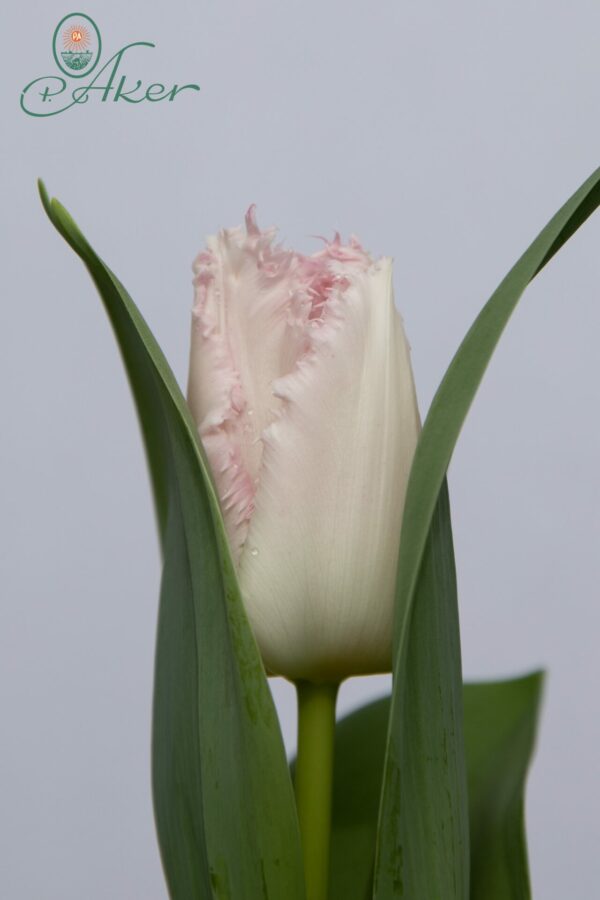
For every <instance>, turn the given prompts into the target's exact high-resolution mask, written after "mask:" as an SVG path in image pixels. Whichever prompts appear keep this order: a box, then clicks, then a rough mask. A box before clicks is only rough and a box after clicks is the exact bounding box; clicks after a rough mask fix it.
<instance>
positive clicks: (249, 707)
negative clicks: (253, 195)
mask: <svg viewBox="0 0 600 900" xmlns="http://www.w3.org/2000/svg"><path fill="white" fill-rule="evenodd" d="M40 194H41V197H42V201H43V204H44V208H45V210H46V212H47V214H48V216H49V218H50V220H51V221H52V223H53V224H54V225H55V227H56V228H57V230H58V231H59V232H60V234H61V235H62V236H63V237H64V238H65V240H66V241H67V242H68V243H69V244H70V245H71V247H72V248H73V249H74V250H75V252H76V253H77V254H78V255H79V256H80V257H81V259H82V260H83V262H84V263H85V265H86V267H87V269H88V271H89V273H90V275H91V277H92V279H93V281H94V283H95V284H96V287H97V288H98V291H99V293H100V296H101V298H102V301H103V303H104V306H105V309H106V311H107V313H108V316H109V318H110V320H111V323H112V326H113V328H114V331H115V335H116V338H117V341H118V344H119V347H120V349H121V354H122V356H123V359H124V362H125V367H126V369H127V373H128V376H129V380H130V383H131V387H132V390H133V394H134V397H135V401H136V404H137V408H138V413H139V416H140V421H141V425H142V431H143V435H144V440H145V444H146V451H147V455H148V460H149V464H150V472H151V476H152V482H153V486H154V493H155V500H156V509H157V517H158V522H159V531H160V534H161V539H162V544H163V549H164V573H163V580H162V588H161V598H160V610H159V625H158V635H157V650H156V671H155V697H154V721H153V789H154V805H155V813H156V821H157V829H158V834H159V842H160V846H161V853H162V859H163V865H164V869H165V874H166V878H167V882H168V885H169V890H170V895H171V897H173V898H174V900H204V898H213V897H214V898H227V900H230V898H237V897H248V898H249V900H255V898H256V900H258V898H260V900H264V898H270V900H281V898H283V897H285V898H290V900H302V898H303V897H304V889H303V875H302V862H301V853H300V841H299V834H298V824H297V818H296V812H295V804H294V800H293V792H292V786H291V781H290V777H289V772H288V767H287V762H286V758H285V753H284V748H283V743H282V740H281V733H280V730H279V723H278V719H277V715H276V712H275V709H274V706H273V702H272V699H271V695H270V691H269V688H268V684H267V680H266V677H265V673H264V669H263V666H262V662H261V660H260V656H259V653H258V650H257V648H256V644H255V642H254V638H253V636H252V633H251V630H250V628H249V625H248V622H247V620H246V616H245V612H244V608H243V605H242V602H241V598H240V593H239V589H238V585H237V581H236V577H235V573H234V570H233V565H232V562H231V557H230V554H229V549H228V545H227V540H226V537H225V531H224V527H223V522H222V517H221V513H220V509H219V504H218V501H217V498H216V495H215V492H214V488H213V485H212V481H211V478H210V476H209V472H208V468H207V466H206V461H205V458H204V455H203V453H202V449H201V446H200V443H199V440H198V438H197V434H196V429H195V427H194V423H193V421H192V419H191V416H190V414H189V411H188V409H187V406H186V403H185V401H184V399H183V397H182V395H181V392H180V390H179V388H178V386H177V383H176V381H175V378H174V377H173V374H172V372H171V370H170V368H169V366H168V364H167V362H166V360H165V358H164V356H163V355H162V352H161V351H160V348H159V346H158V344H157V343H156V341H155V340H154V338H153V336H152V334H151V332H150V330H149V328H148V326H147V325H146V323H145V322H144V320H143V318H142V316H141V315H140V313H139V311H138V309H137V308H136V306H135V304H134V303H133V301H132V300H131V298H130V297H129V295H128V294H127V292H126V291H125V289H124V288H123V286H122V285H121V284H120V283H119V281H118V280H117V278H116V277H115V276H114V275H113V273H112V272H111V271H110V270H109V269H108V267H107V266H106V265H105V264H104V263H103V262H102V260H101V259H100V258H99V257H98V256H97V255H96V253H95V252H94V251H93V250H92V248H91V247H90V245H89V244H88V242H87V241H86V239H85V238H84V236H83V235H82V233H81V232H80V230H79V229H78V227H77V226H76V224H75V223H74V221H73V219H72V218H71V217H70V215H69V214H68V213H67V211H66V210H65V209H64V208H63V207H62V206H61V205H60V203H58V201H57V200H52V201H50V200H49V198H48V196H47V194H46V192H45V190H44V187H43V185H41V184H40Z"/></svg>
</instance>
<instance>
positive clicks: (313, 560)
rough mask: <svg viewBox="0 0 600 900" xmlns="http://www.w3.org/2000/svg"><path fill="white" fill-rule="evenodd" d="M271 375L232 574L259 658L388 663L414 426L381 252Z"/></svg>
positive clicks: (297, 670) (331, 665)
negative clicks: (293, 360) (268, 410)
mask: <svg viewBox="0 0 600 900" xmlns="http://www.w3.org/2000/svg"><path fill="white" fill-rule="evenodd" d="M310 344H311V346H310V349H309V351H308V353H307V354H305V356H304V357H303V358H302V359H301V360H300V362H299V363H298V364H297V365H296V367H295V369H294V370H293V371H292V372H291V374H289V375H287V376H286V377H284V378H281V379H280V380H279V381H278V382H277V383H276V385H275V390H276V393H277V394H278V395H279V397H280V398H281V401H282V408H281V411H280V414H279V417H278V418H277V419H276V421H274V422H273V423H272V424H271V425H269V426H268V428H267V429H266V432H265V434H264V451H263V458H262V464H261V469H260V481H259V487H258V491H257V494H256V496H255V500H254V502H255V508H254V511H253V514H252V518H251V522H250V527H249V532H248V537H247V541H246V544H245V547H244V550H243V553H242V556H241V560H240V568H239V577H240V583H241V586H242V592H243V595H244V600H245V604H246V608H247V610H248V614H249V617H250V621H251V623H252V626H253V629H254V632H255V634H256V637H257V640H258V643H259V646H260V649H261V652H262V654H263V658H264V660H265V664H266V666H267V668H268V669H269V670H270V671H272V672H274V673H278V674H282V675H285V676H287V677H289V678H292V679H293V678H308V679H313V680H328V679H338V678H343V677H346V676H348V675H351V674H362V673H365V674H366V673H370V672H379V671H389V669H390V666H391V641H392V618H393V596H394V583H395V571H396V559H397V553H398V546H399V539H400V527H401V521H402V510H403V504H404V494H405V487H406V481H407V477H408V472H409V469H410V465H411V462H412V457H413V454H414V449H415V446H416V442H417V437H418V431H419V417H418V410H417V405H416V399H415V392H414V385H413V378H412V371H411V367H410V358H409V349H408V345H407V342H406V339H405V336H404V331H403V328H402V323H401V319H400V316H399V315H398V313H397V311H396V310H395V308H394V303H393V294H392V286H391V261H390V260H380V261H379V262H378V263H377V264H374V265H372V266H371V267H370V269H369V270H368V272H367V273H366V274H358V275H355V276H354V277H353V278H352V280H351V283H350V285H349V286H348V287H346V289H345V290H344V291H339V292H338V293H337V294H332V295H331V296H330V299H328V301H327V303H326V304H325V307H324V312H323V315H322V317H321V318H320V319H318V320H316V321H314V322H313V323H311V335H310Z"/></svg>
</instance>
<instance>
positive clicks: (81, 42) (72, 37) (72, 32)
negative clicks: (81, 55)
mask: <svg viewBox="0 0 600 900" xmlns="http://www.w3.org/2000/svg"><path fill="white" fill-rule="evenodd" d="M89 43H90V32H89V30H88V29H87V28H86V27H85V25H69V27H68V28H65V30H64V31H63V45H64V48H65V50H70V51H71V52H74V51H76V50H85V49H86V47H88V46H89Z"/></svg>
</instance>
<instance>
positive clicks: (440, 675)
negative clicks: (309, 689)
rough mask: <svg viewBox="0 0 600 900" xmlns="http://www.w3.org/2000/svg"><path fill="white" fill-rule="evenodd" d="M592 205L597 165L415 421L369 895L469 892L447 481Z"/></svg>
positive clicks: (453, 897) (459, 898) (426, 896)
mask: <svg viewBox="0 0 600 900" xmlns="http://www.w3.org/2000/svg"><path fill="white" fill-rule="evenodd" d="M599 204H600V169H599V170H597V171H596V172H594V174H593V175H591V176H590V178H589V179H588V180H587V181H586V182H585V183H584V184H583V185H582V186H581V187H580V188H579V190H578V191H576V193H575V194H574V195H573V196H572V197H571V198H570V199H569V200H568V201H567V203H565V205H564V206H563V207H562V208H561V209H560V210H559V211H558V213H556V215H555V216H554V217H553V218H552V220H551V221H550V222H549V224H548V225H547V226H546V227H545V228H544V229H543V231H542V232H541V233H540V234H539V235H538V237H537V238H536V239H535V241H534V242H533V243H532V244H531V246H530V247H529V249H528V250H527V251H526V252H525V253H524V254H523V256H522V257H521V258H520V259H519V261H518V262H517V263H516V265H515V266H514V267H513V268H512V269H511V271H510V272H509V273H508V275H507V276H506V278H505V279H504V280H503V281H502V283H501V284H500V286H499V287H498V288H497V290H496V291H495V292H494V294H493V295H492V297H491V298H490V300H489V301H488V302H487V304H486V305H485V306H484V308H483V309H482V311H481V313H480V314H479V316H478V317H477V319H476V320H475V322H474V324H473V325H472V327H471V329H470V330H469V332H468V333H467V335H466V337H465V339H464V340H463V342H462V344H461V346H460V348H459V349H458V351H457V353H456V355H455V357H454V359H453V360H452V362H451V364H450V366H449V368H448V370H447V372H446V374H445V376H444V378H443V380H442V382H441V384H440V387H439V388H438V391H437V393H436V395H435V397H434V400H433V402H432V404H431V408H430V410H429V413H428V415H427V418H426V420H425V423H424V426H423V431H422V434H421V438H420V440H419V444H418V446H417V450H416V453H415V458H414V461H413V465H412V469H411V473H410V478H409V484H408V489H407V495H406V502H405V508H404V518H403V527H402V539H401V543H400V552H399V560H398V581H397V596H396V625H395V657H394V687H393V694H392V704H391V710H390V722H389V732H388V741H387V748H386V762H385V767H384V779H383V788H382V798H381V807H380V819H379V822H380V826H379V832H378V851H377V858H376V867H375V891H374V896H375V898H376V900H391V898H394V897H403V898H404V900H433V898H443V900H466V898H467V897H468V896H469V888H468V885H469V872H468V827H467V816H466V815H465V808H464V802H463V798H464V795H465V787H464V779H465V772H464V746H463V734H462V714H461V702H460V693H459V690H458V688H459V684H460V679H461V671H460V650H459V642H458V614H457V609H456V584H455V576H454V561H453V550H452V536H451V526H450V516H449V509H448V503H447V496H446V489H445V476H446V471H447V468H448V465H449V462H450V459H451V456H452V453H453V450H454V446H455V444H456V441H457V439H458V436H459V433H460V431H461V428H462V425H463V422H464V420H465V418H466V416H467V413H468V411H469V408H470V405H471V403H472V401H473V398H474V396H475V394H476V392H477V388H478V387H479V384H480V382H481V379H482V378H483V375H484V373H485V370H486V368H487V365H488V363H489V361H490V358H491V356H492V353H493V351H494V349H495V347H496V345H497V343H498V341H499V339H500V336H501V335H502V332H503V330H504V328H505V326H506V324H507V323H508V320H509V318H510V316H511V314H512V312H513V311H514V309H515V307H516V305H517V303H518V301H519V299H520V297H521V295H522V294H523V292H524V290H525V288H526V287H527V285H528V284H529V283H530V282H531V281H532V280H533V278H534V277H535V276H536V275H537V274H538V273H539V272H540V271H541V270H542V268H543V267H544V266H545V265H546V264H547V263H548V262H549V261H550V259H552V257H553V256H554V255H555V253H556V252H557V251H558V250H559V249H560V248H561V247H562V246H563V244H564V243H565V242H566V241H567V240H568V239H569V237H571V235H572V234H574V233H575V231H576V230H577V229H578V228H579V227H580V226H581V225H582V224H583V223H584V222H585V221H586V219H587V218H588V217H589V216H590V215H591V214H592V213H593V212H594V210H595V209H596V208H597V207H598V205H599Z"/></svg>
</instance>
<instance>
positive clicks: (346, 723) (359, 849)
mask: <svg viewBox="0 0 600 900" xmlns="http://www.w3.org/2000/svg"><path fill="white" fill-rule="evenodd" d="M542 685H543V676H542V673H540V672H534V673H532V674H531V675H525V676H523V677H521V678H514V679H509V680H503V681H489V682H478V683H467V684H465V685H464V688H463V699H464V732H465V740H466V751H467V775H468V787H469V813H470V837H471V840H470V844H471V856H470V870H471V889H470V900H529V898H530V896H531V894H530V890H529V872H528V865H527V844H526V840H525V827H524V814H523V810H524V795H525V787H526V777H527V770H528V768H529V766H530V763H531V757H532V753H533V748H534V743H535V732H536V726H537V720H538V713H539V704H540V697H541V689H542ZM389 714H390V698H389V697H384V698H382V699H381V700H376V701H375V702H373V703H370V704H368V705H367V706H363V707H362V708H361V709H359V710H357V711H356V712H353V713H351V714H350V715H349V716H346V718H344V719H342V720H341V721H340V722H338V724H337V728H336V743H335V755H336V771H335V778H334V789H333V831H332V844H331V849H332V857H331V883H330V896H331V900H368V898H369V897H370V896H371V888H372V881H373V866H374V861H375V842H376V834H377V814H378V795H379V791H380V789H381V783H382V779H383V764H384V755H385V744H386V738H387V728H388V719H389Z"/></svg>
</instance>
